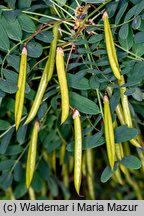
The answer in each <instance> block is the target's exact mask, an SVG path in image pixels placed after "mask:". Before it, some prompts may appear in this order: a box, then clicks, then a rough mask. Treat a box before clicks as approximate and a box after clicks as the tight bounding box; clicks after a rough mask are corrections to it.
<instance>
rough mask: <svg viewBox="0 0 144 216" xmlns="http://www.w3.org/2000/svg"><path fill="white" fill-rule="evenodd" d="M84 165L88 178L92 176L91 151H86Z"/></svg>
mask: <svg viewBox="0 0 144 216" xmlns="http://www.w3.org/2000/svg"><path fill="white" fill-rule="evenodd" d="M86 164H87V171H88V174H89V175H90V176H93V152H92V149H86Z"/></svg>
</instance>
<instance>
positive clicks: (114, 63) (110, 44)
mask: <svg viewBox="0 0 144 216" xmlns="http://www.w3.org/2000/svg"><path fill="white" fill-rule="evenodd" d="M102 18H103V21H104V34H105V42H106V49H107V54H108V59H109V62H110V66H111V69H112V71H113V74H114V76H115V77H116V78H117V79H118V80H120V79H121V74H120V68H119V64H118V60H117V55H116V50H115V45H114V41H113V37H112V33H111V29H110V24H109V20H108V14H107V12H106V11H105V12H104V14H103V17H102Z"/></svg>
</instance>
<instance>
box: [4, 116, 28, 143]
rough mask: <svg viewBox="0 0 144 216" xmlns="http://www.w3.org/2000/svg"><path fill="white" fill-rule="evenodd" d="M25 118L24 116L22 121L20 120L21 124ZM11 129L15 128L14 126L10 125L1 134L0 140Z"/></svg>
mask: <svg viewBox="0 0 144 216" xmlns="http://www.w3.org/2000/svg"><path fill="white" fill-rule="evenodd" d="M25 118H26V116H24V117H23V118H22V119H21V122H22V121H23V120H24V119H25ZM13 127H15V124H13V125H11V126H10V127H9V128H8V129H7V130H6V131H5V132H3V133H2V134H0V139H1V138H2V137H3V136H4V135H5V134H7V133H8V132H9V131H10V130H11V129H12V128H13Z"/></svg>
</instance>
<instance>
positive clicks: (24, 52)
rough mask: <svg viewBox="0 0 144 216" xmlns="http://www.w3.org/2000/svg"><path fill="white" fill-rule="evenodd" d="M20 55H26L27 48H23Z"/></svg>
mask: <svg viewBox="0 0 144 216" xmlns="http://www.w3.org/2000/svg"><path fill="white" fill-rule="evenodd" d="M22 54H25V55H27V48H26V47H25V46H24V47H23V49H22Z"/></svg>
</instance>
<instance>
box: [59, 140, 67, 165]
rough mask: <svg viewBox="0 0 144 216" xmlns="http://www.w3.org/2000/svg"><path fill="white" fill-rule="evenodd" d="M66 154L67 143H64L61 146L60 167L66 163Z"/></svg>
mask: <svg viewBox="0 0 144 216" xmlns="http://www.w3.org/2000/svg"><path fill="white" fill-rule="evenodd" d="M65 152H66V143H62V145H61V146H60V165H62V164H63V163H64V158H65Z"/></svg>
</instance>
